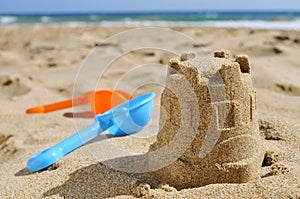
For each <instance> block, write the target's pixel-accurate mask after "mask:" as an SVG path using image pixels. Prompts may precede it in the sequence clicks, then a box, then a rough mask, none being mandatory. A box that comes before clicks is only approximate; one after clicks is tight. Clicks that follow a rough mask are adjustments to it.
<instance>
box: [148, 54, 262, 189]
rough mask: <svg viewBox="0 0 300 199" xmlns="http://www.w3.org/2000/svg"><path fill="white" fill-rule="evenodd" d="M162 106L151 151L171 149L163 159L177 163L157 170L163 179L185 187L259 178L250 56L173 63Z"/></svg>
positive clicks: (192, 56) (191, 57) (189, 56)
mask: <svg viewBox="0 0 300 199" xmlns="http://www.w3.org/2000/svg"><path fill="white" fill-rule="evenodd" d="M186 82H188V84H187V83H186ZM187 86H190V90H189V89H188V88H187ZM191 91H193V93H194V94H191V93H190V92H191ZM192 98H196V100H195V99H192ZM161 105H162V107H163V108H164V111H161V123H160V126H161V127H162V129H161V130H160V132H159V134H158V136H157V141H156V142H155V143H154V144H152V145H151V147H150V150H149V152H150V153H151V152H153V151H158V150H161V149H163V148H166V147H167V148H168V149H167V150H166V151H165V152H164V157H161V161H164V159H165V158H168V157H170V156H173V158H174V161H172V163H170V164H168V165H166V166H164V167H162V168H160V169H159V170H157V171H155V172H154V174H155V176H157V177H158V178H159V179H160V180H162V181H164V182H166V183H168V184H170V185H171V186H175V187H176V188H179V189H181V188H187V187H196V186H203V185H207V184H211V183H242V182H247V181H249V180H251V179H253V178H256V177H258V173H257V172H258V171H259V168H260V167H261V164H262V160H263V152H262V150H261V144H260V143H261V141H260V136H259V130H258V124H257V119H256V95H255V91H254V90H253V86H252V81H251V77H250V64H249V60H248V57H247V56H237V57H235V58H231V55H230V53H229V52H227V51H219V52H215V54H214V57H213V56H211V57H205V58H203V57H202V58H197V57H196V56H195V54H184V55H182V56H181V58H180V60H177V59H172V60H170V63H169V70H168V75H167V84H166V88H165V89H164V92H163V93H162V96H161ZM196 109H197V110H196ZM179 129H180V130H179ZM178 151H179V152H178ZM180 151H181V152H180ZM159 163H160V160H157V162H154V163H153V164H159Z"/></svg>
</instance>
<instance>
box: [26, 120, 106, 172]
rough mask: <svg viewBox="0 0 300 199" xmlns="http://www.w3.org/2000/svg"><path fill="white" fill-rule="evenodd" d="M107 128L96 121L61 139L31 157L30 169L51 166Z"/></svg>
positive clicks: (30, 170)
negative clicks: (101, 126)
mask: <svg viewBox="0 0 300 199" xmlns="http://www.w3.org/2000/svg"><path fill="white" fill-rule="evenodd" d="M105 130H106V129H105ZM105 130H102V129H101V128H100V125H99V123H98V122H97V121H96V122H95V123H94V124H92V125H90V126H88V127H86V128H84V129H83V130H81V131H79V132H78V133H76V134H74V135H72V136H70V137H69V138H67V139H65V140H63V141H61V142H60V143H58V144H56V145H54V146H53V147H50V148H48V149H45V150H44V151H42V152H40V153H38V154H36V155H34V156H33V157H31V158H30V159H29V160H28V162H27V168H28V171H29V172H36V171H39V170H42V169H44V168H47V167H49V166H50V165H52V164H54V163H55V162H57V161H58V160H60V159H61V158H62V157H64V156H65V155H66V154H68V153H70V152H71V151H73V150H75V149H77V148H78V147H80V146H82V145H84V144H85V143H87V142H88V141H90V140H92V139H93V138H95V137H97V136H98V135H99V134H100V133H102V132H103V131H105Z"/></svg>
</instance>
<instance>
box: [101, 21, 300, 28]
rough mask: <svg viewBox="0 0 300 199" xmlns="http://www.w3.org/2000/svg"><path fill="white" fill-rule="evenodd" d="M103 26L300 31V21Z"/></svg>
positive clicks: (150, 22) (119, 22)
mask: <svg viewBox="0 0 300 199" xmlns="http://www.w3.org/2000/svg"><path fill="white" fill-rule="evenodd" d="M99 24H100V25H101V26H109V27H114V26H126V27H141V26H179V27H217V28H255V29H282V30H300V19H297V20H293V21H259V20H256V21H249V20H239V21H201V22H185V21H177V22H169V21H130V20H126V21H114V22H112V21H103V22H100V23H99Z"/></svg>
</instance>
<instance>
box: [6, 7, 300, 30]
mask: <svg viewBox="0 0 300 199" xmlns="http://www.w3.org/2000/svg"><path fill="white" fill-rule="evenodd" d="M28 25H54V26H57V25H64V26H70V27H78V26H88V25H100V26H108V27H119V26H125V27H141V26H142V27H144V26H167V27H168V26H179V27H180V26H182V27H224V28H226V27H228V28H259V29H284V30H300V11H190V12H106V13H100V12H89V13H29V14H27V13H26V14H20V13H6V14H0V27H1V26H28Z"/></svg>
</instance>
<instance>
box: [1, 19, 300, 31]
mask: <svg viewBox="0 0 300 199" xmlns="http://www.w3.org/2000/svg"><path fill="white" fill-rule="evenodd" d="M0 25H9V26H22V25H25V26H27V25H29V26H30V25H34V26H44V25H47V26H67V27H83V26H95V25H99V26H104V27H149V26H162V27H174V26H176V27H217V28H253V29H280V30H298V31H299V30H300V18H299V19H295V20H292V21H260V20H255V21H253V20H237V21H193V22H192V21H188V22H187V21H150V20H142V21H137V20H132V19H129V18H128V19H126V20H122V21H102V22H78V21H73V22H51V18H49V17H41V18H40V22H39V23H29V24H28V23H27V24H26V23H25V24H24V23H17V17H12V16H1V17H0Z"/></svg>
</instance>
